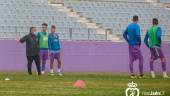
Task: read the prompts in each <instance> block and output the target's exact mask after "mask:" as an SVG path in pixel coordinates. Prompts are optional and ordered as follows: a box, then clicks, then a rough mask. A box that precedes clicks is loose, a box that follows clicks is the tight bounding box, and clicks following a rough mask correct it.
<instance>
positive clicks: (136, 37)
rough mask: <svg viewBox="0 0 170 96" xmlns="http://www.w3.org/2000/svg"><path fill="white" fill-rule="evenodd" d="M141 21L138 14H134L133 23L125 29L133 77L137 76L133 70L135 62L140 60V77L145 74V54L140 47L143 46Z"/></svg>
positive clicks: (124, 35)
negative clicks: (139, 22)
mask: <svg viewBox="0 0 170 96" xmlns="http://www.w3.org/2000/svg"><path fill="white" fill-rule="evenodd" d="M138 21H139V18H138V16H133V23H131V24H130V25H128V27H127V29H126V30H125V32H124V34H123V37H124V39H125V40H126V41H127V43H128V44H129V59H130V62H129V68H130V72H131V78H134V77H135V74H134V71H133V62H134V61H136V60H139V70H140V78H142V77H143V76H144V74H143V56H142V52H141V49H140V46H141V35H140V26H139V25H138V24H137V23H138Z"/></svg>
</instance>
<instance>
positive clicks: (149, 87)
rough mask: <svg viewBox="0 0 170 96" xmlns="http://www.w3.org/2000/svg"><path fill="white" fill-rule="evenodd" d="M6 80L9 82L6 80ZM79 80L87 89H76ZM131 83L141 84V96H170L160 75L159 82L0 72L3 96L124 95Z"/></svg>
mask: <svg viewBox="0 0 170 96" xmlns="http://www.w3.org/2000/svg"><path fill="white" fill-rule="evenodd" d="M5 78H10V80H9V81H5ZM79 79H81V80H84V81H85V82H86V84H87V88H84V89H78V88H74V87H73V84H74V82H75V81H76V80H79ZM132 81H133V82H135V83H137V84H138V86H137V88H139V90H140V96H145V95H143V92H151V91H153V92H158V91H159V92H162V93H164V95H162V96H170V79H162V77H161V75H158V76H157V78H156V79H151V78H150V77H149V75H146V77H145V78H143V79H139V78H136V79H131V78H129V76H128V75H117V74H114V73H113V74H110V73H108V74H104V73H65V74H64V76H62V77H58V76H57V75H55V76H50V75H45V76H40V77H38V76H36V75H33V76H28V75H27V74H26V73H19V72H15V73H14V72H12V73H9V74H7V73H4V72H2V73H0V96H125V90H126V88H128V86H127V84H128V83H131V82H132ZM146 96H147V95H146Z"/></svg>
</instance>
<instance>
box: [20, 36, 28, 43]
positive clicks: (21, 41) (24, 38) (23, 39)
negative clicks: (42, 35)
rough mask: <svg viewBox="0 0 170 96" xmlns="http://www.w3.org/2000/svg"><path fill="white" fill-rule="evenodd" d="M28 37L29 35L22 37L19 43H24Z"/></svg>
mask: <svg viewBox="0 0 170 96" xmlns="http://www.w3.org/2000/svg"><path fill="white" fill-rule="evenodd" d="M27 37H28V36H27V35H26V36H24V37H22V38H21V39H19V42H20V43H24V42H25V41H26V40H27Z"/></svg>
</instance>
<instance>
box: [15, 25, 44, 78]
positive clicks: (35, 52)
mask: <svg viewBox="0 0 170 96" xmlns="http://www.w3.org/2000/svg"><path fill="white" fill-rule="evenodd" d="M34 32H36V28H35V27H31V28H30V33H29V34H28V35H25V36H24V37H22V38H19V37H18V38H17V41H18V42H20V43H24V42H26V55H27V61H28V63H27V68H28V74H29V75H32V62H33V61H35V63H36V67H37V71H38V75H41V70H40V57H39V45H38V41H37V39H36V36H35V34H34Z"/></svg>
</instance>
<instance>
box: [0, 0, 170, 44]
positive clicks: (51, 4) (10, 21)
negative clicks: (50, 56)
mask: <svg viewBox="0 0 170 96" xmlns="http://www.w3.org/2000/svg"><path fill="white" fill-rule="evenodd" d="M168 1H169V0H160V1H159V2H158V0H22V2H20V0H0V5H1V6H0V14H1V15H0V22H1V23H0V38H1V39H4V38H11V39H12V38H15V36H16V34H20V35H21V36H23V35H24V34H26V33H28V28H29V27H30V26H36V27H38V28H39V27H40V25H41V23H43V22H47V23H48V24H49V26H50V25H53V24H54V25H56V26H57V30H58V33H59V35H60V38H61V39H64V40H70V39H71V40H112V41H122V40H121V39H122V37H121V36H122V32H123V30H124V29H125V27H126V26H127V24H128V23H130V22H131V18H132V16H133V15H139V17H140V25H141V26H142V35H145V31H146V30H147V28H148V27H149V26H151V19H152V18H154V17H157V18H158V19H160V23H161V26H162V27H163V28H164V31H165V33H164V41H169V39H170V37H169V35H170V34H169V31H170V20H169V18H168V17H169V16H170V11H169V9H168V8H166V6H164V4H163V2H165V3H167V2H168ZM38 30H40V29H38ZM110 33H111V34H110Z"/></svg>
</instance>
